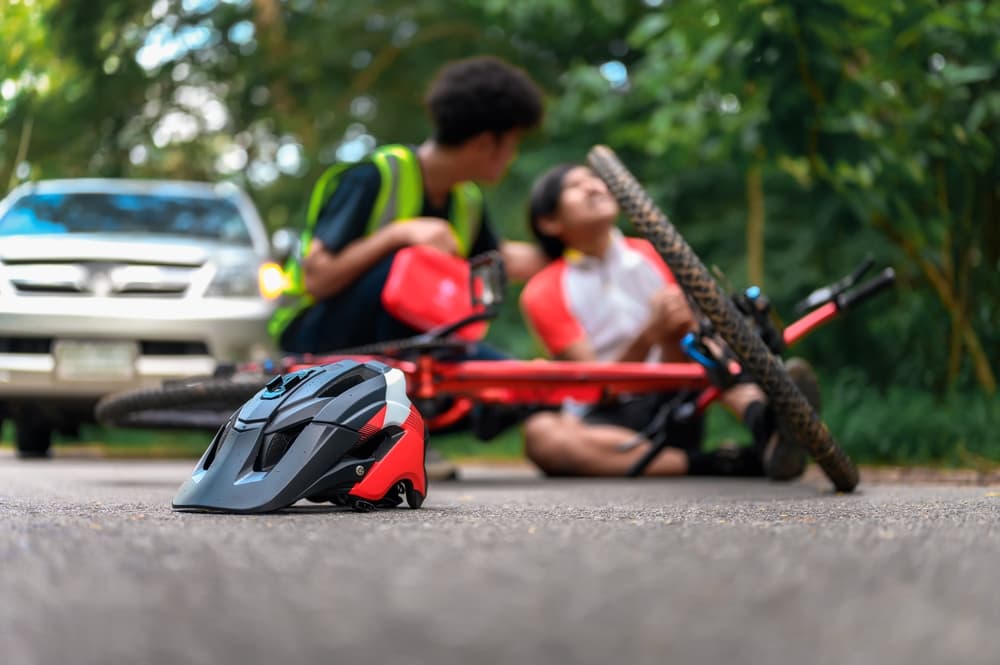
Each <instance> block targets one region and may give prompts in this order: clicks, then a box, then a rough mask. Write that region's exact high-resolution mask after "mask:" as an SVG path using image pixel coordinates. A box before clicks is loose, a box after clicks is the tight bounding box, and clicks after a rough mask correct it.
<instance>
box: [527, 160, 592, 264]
mask: <svg viewBox="0 0 1000 665" xmlns="http://www.w3.org/2000/svg"><path fill="white" fill-rule="evenodd" d="M578 166H581V165H580V164H574V163H571V162H567V163H564V164H558V165H556V166H553V167H552V168H551V169H549V170H548V171H546V172H545V173H543V174H542V175H541V176H539V177H538V179H537V180H535V184H534V185H533V186H532V187H531V199H530V201H529V203H528V223H529V224H530V225H531V232H532V233H533V234H534V236H535V239H536V240H538V244H539V245H541V247H542V251H543V252H545V255H546V256H548V257H549V258H550V259H558V258H559V257H560V256H562V255H563V252H564V251H566V244H565V243H564V242H563V241H562V240H560V239H559V238H556V237H555V236H550V235H548V234H546V233H545V232H544V231H542V229H541V227H540V226H539V222H540V221H541V220H542V218H543V217H548V216H550V215H552V214H554V213H555V212H556V210H558V209H559V197H560V196H562V190H563V181H564V180H565V179H566V174H567V173H569V172H570V171H572V170H573V169H575V168H576V167H578Z"/></svg>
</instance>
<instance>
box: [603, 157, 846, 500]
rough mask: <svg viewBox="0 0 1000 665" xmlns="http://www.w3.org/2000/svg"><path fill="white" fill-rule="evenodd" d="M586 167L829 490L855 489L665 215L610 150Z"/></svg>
mask: <svg viewBox="0 0 1000 665" xmlns="http://www.w3.org/2000/svg"><path fill="white" fill-rule="evenodd" d="M587 161H588V163H589V164H590V166H591V167H592V168H593V169H594V171H595V172H596V173H597V175H598V176H600V178H601V179H602V180H603V181H604V182H605V183H606V184H607V185H608V188H609V189H610V190H611V192H612V193H613V194H614V196H615V198H616V199H618V202H619V203H620V204H621V207H622V209H623V211H624V212H625V214H626V215H627V216H628V217H629V219H631V221H632V223H633V224H635V226H636V227H637V228H638V229H639V230H640V231H642V233H643V235H644V236H646V238H647V239H648V240H649V241H650V242H651V243H653V245H654V246H655V247H656V249H657V251H658V252H659V253H660V255H661V256H662V257H663V259H664V261H666V263H667V265H668V266H670V270H671V272H673V274H674V277H676V278H677V281H678V283H679V284H680V285H681V287H682V288H683V289H684V291H685V293H687V294H688V296H689V297H690V298H691V299H692V300H694V301H695V304H697V305H698V308H699V309H700V310H701V311H702V313H703V314H705V316H707V317H708V318H709V320H710V321H711V322H712V324H713V326H714V327H715V329H716V332H718V334H719V335H721V336H722V338H723V339H724V340H725V341H726V343H727V344H729V347H730V348H731V349H732V350H733V351H734V352H735V353H736V355H737V356H738V357H739V359H740V361H741V363H742V364H743V367H744V368H745V369H746V370H747V371H748V372H749V374H750V376H752V377H753V378H754V379H755V380H756V381H757V383H758V384H759V385H760V386H761V388H762V389H763V390H764V392H765V393H766V394H767V396H768V398H769V399H770V401H771V404H772V405H773V406H774V409H775V412H776V413H777V414H778V417H779V418H781V419H782V420H783V421H784V422H785V424H787V426H788V427H789V428H790V431H791V432H793V433H795V435H796V436H797V437H798V438H799V439H800V440H801V441H802V442H803V443H804V444H805V445H806V446H807V447H808V449H809V452H810V453H811V454H812V456H813V458H814V459H815V460H816V462H817V463H818V464H819V466H820V468H822V469H823V471H824V472H825V473H826V475H827V477H828V478H829V479H830V480H831V482H833V484H834V487H836V488H837V489H838V490H840V491H843V492H850V491H851V490H853V489H854V488H855V487H856V486H857V484H858V470H857V468H856V467H855V466H854V464H853V462H851V459H850V458H849V457H848V456H847V455H846V454H845V453H844V452H843V450H841V448H840V446H838V445H837V443H836V441H834V439H833V437H832V436H831V435H830V431H829V430H828V429H827V427H826V425H825V424H824V423H823V421H822V420H820V419H819V416H817V415H816V412H815V411H814V410H813V408H812V406H810V405H809V402H808V401H806V398H805V397H804V396H803V395H802V393H801V391H799V389H798V388H797V387H796V386H795V384H794V383H792V381H791V379H790V378H789V376H788V373H787V372H786V371H785V369H784V367H782V365H781V364H780V361H779V360H778V358H777V357H776V356H775V355H774V354H772V353H771V352H770V350H769V349H768V348H767V346H766V345H765V344H764V341H763V340H762V339H761V338H760V335H758V334H756V333H754V332H753V331H752V330H751V329H750V326H748V325H747V323H746V321H745V320H744V318H743V316H742V315H741V314H740V313H739V311H738V310H737V309H736V306H735V305H734V304H733V303H732V301H731V300H730V298H728V297H727V296H726V294H725V293H723V292H722V289H721V288H720V287H719V285H718V283H717V282H716V281H715V280H714V279H713V278H712V276H711V273H709V272H708V269H707V268H706V267H705V265H704V264H703V263H702V262H701V260H700V259H699V258H698V256H697V255H696V254H695V252H694V250H692V249H691V247H690V246H689V245H688V244H687V242H686V241H685V240H684V238H682V237H681V235H680V233H678V231H677V229H676V228H674V226H673V225H672V224H671V223H670V220H668V219H667V217H666V215H664V214H663V212H661V211H660V209H659V208H657V206H656V204H654V203H653V201H652V200H651V199H650V198H649V196H648V195H647V194H646V192H645V191H643V189H642V186H641V185H640V184H639V183H638V181H636V179H635V177H634V176H633V175H632V174H631V173H630V172H629V171H628V169H626V168H625V166H624V165H623V164H622V163H621V161H619V159H618V157H617V156H616V155H615V153H614V152H613V151H612V150H611V149H610V148H608V147H606V146H595V147H594V148H593V149H591V151H590V153H589V154H588V155H587Z"/></svg>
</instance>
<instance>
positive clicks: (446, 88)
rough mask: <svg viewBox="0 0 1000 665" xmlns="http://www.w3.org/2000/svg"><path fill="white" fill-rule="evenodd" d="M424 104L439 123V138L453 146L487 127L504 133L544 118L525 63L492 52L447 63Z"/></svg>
mask: <svg viewBox="0 0 1000 665" xmlns="http://www.w3.org/2000/svg"><path fill="white" fill-rule="evenodd" d="M424 104H425V105H426V107H427V111H428V113H429V114H430V117H431V121H432V122H433V124H434V140H435V141H437V142H438V143H440V144H442V145H448V146H456V145H461V144H462V143H465V142H466V141H468V140H469V139H471V138H472V137H474V136H476V135H477V134H481V133H483V132H493V133H494V134H496V135H497V136H499V135H501V134H504V133H506V132H508V131H510V130H512V129H532V128H533V127H535V126H537V125H538V124H539V123H540V122H541V120H542V92H541V90H540V89H539V88H538V86H537V85H535V83H534V81H532V80H531V78H530V77H529V76H528V75H527V74H526V73H525V72H524V71H522V70H521V69H518V68H517V67H514V66H513V65H510V64H508V63H506V62H504V61H503V60H500V59H499V58H495V57H492V56H480V57H476V58H467V59H465V60H457V61H455V62H452V63H449V64H447V65H445V66H444V67H442V68H441V69H440V70H439V71H438V73H437V76H435V77H434V80H433V81H432V82H431V84H430V87H429V88H428V90H427V96H426V97H425V98H424Z"/></svg>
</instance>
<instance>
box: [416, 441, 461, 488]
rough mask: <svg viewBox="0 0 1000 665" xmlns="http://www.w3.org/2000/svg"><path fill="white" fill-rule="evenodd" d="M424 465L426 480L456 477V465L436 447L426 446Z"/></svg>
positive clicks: (453, 478)
mask: <svg viewBox="0 0 1000 665" xmlns="http://www.w3.org/2000/svg"><path fill="white" fill-rule="evenodd" d="M424 466H425V467H426V469H427V480H430V481H438V480H455V479H457V478H458V466H456V465H455V464H453V463H451V462H449V461H448V460H446V459H445V458H444V455H442V454H441V453H440V452H439V451H438V450H437V449H436V448H430V447H428V448H427V452H426V453H425V455H424Z"/></svg>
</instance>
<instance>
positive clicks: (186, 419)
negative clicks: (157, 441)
mask: <svg viewBox="0 0 1000 665" xmlns="http://www.w3.org/2000/svg"><path fill="white" fill-rule="evenodd" d="M269 378H271V377H269V376H267V377H263V376H262V377H260V378H259V380H254V379H253V378H241V379H239V380H233V379H225V378H214V377H212V378H205V379H201V380H192V381H191V382H186V383H174V384H165V385H162V386H159V387H155V388H139V389H136V390H129V391H124V392H120V393H113V394H111V395H107V396H105V397H104V398H102V399H101V400H100V401H99V402H98V403H97V406H96V407H95V409H94V416H95V418H96V419H97V422H99V423H101V424H102V425H108V426H114V427H126V428H150V429H200V430H214V429H218V428H219V427H220V426H221V425H222V424H224V423H225V422H226V420H227V419H228V418H229V416H230V415H232V413H233V411H235V410H236V409H238V408H239V407H240V406H241V405H242V404H243V403H245V402H246V401H247V400H249V399H250V398H251V397H253V396H254V395H255V394H256V393H257V391H259V390H260V389H261V388H262V387H263V386H264V384H265V383H266V382H267V380H268V379H269Z"/></svg>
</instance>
